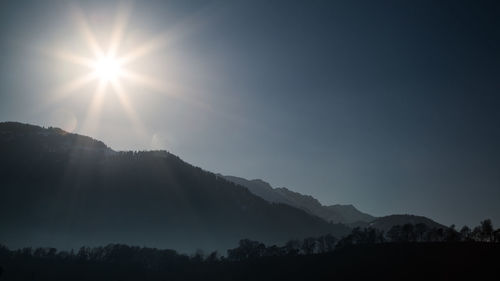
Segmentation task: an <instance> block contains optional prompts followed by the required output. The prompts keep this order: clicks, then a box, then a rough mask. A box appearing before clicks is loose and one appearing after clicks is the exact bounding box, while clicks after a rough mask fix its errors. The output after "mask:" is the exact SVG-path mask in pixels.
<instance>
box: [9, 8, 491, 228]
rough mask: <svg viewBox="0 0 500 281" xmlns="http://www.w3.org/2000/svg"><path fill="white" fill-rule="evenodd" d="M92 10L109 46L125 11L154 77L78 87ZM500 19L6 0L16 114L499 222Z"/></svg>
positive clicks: (234, 167)
mask: <svg viewBox="0 0 500 281" xmlns="http://www.w3.org/2000/svg"><path fill="white" fill-rule="evenodd" d="M122 15H128V17H120V16H122ZM80 18H83V19H85V22H86V24H87V26H88V27H89V28H88V30H90V31H91V32H92V34H94V36H95V38H96V41H97V42H98V43H99V44H100V45H102V46H103V48H107V47H106V45H107V44H108V42H109V41H110V37H112V34H113V30H114V29H113V27H114V26H116V25H115V23H116V22H120V21H119V19H121V18H126V19H127V20H126V21H123V22H126V23H127V24H126V25H123V32H122V37H121V38H122V40H121V41H120V44H118V47H117V56H120V55H124V54H127V53H128V52H129V51H133V50H136V49H137V48H140V47H143V48H142V49H141V50H143V51H144V52H143V53H141V56H140V57H139V58H137V60H135V61H134V62H132V63H131V64H130V65H129V66H127V67H128V68H129V69H130V70H133V71H136V72H140V73H142V75H143V77H147V78H148V79H143V80H145V81H146V82H147V83H146V82H144V81H142V83H138V82H137V81H134V80H133V79H128V78H126V77H125V78H120V79H119V80H120V81H119V83H120V85H121V88H122V94H123V95H122V96H120V95H117V94H115V93H113V90H112V88H111V87H107V88H106V90H104V94H103V95H102V99H101V103H100V107H99V108H100V110H94V107H95V104H94V103H93V102H94V101H95V100H93V97H94V94H95V93H96V91H97V90H96V89H97V88H98V85H99V81H91V82H89V83H86V84H84V85H79V87H68V85H71V84H68V83H71V81H75V79H77V77H81V76H82V75H84V74H85V72H88V71H89V70H88V69H86V68H85V67H82V66H81V65H78V64H75V63H71V62H70V61H68V59H63V58H61V56H60V55H57V54H61V53H63V52H65V53H66V54H67V53H69V54H75V55H79V56H85V57H90V58H93V53H92V50H90V51H89V44H88V41H89V40H88V36H87V37H85V33H84V32H83V33H82V28H81V25H79V23H81V21H80V22H79V21H78V19H80ZM117 19H118V20H117ZM499 26H500V4H499V3H498V2H497V1H368V0H367V1H136V2H126V3H125V2H117V1H80V2H78V1H4V2H2V4H0V36H1V37H0V38H1V40H0V121H19V122H25V123H32V124H37V125H41V126H57V127H62V128H63V129H66V130H68V131H72V132H75V133H80V134H85V135H89V136H92V137H93V138H96V139H99V140H102V141H104V142H105V143H106V144H107V145H108V146H110V147H111V148H113V149H115V150H149V149H166V150H168V151H169V152H171V153H173V154H176V155H178V156H180V157H181V158H182V159H184V160H185V161H187V162H189V163H191V164H193V165H196V166H200V167H202V168H203V169H205V170H209V171H212V172H216V173H221V174H225V175H234V176H240V177H245V178H248V179H254V178H260V179H263V180H266V181H268V182H269V183H271V185H273V186H274V187H287V188H289V189H291V190H294V191H298V192H301V193H305V194H310V195H313V196H314V197H316V198H318V199H319V200H320V201H321V202H322V203H324V204H337V203H340V204H353V205H355V206H356V207H357V208H358V209H360V210H361V211H364V212H367V213H370V214H372V215H376V216H382V215H389V214H406V213H408V214H416V215H424V216H428V217H430V218H433V219H435V220H436V221H438V222H441V223H443V224H446V225H450V224H456V225H458V226H461V225H463V224H468V225H477V224H478V223H479V221H480V220H482V219H485V218H491V219H492V220H493V223H494V225H495V226H497V227H498V226H500V149H499V147H500V146H499V144H500V110H499V109H500V94H499V93H500V82H499V81H500V79H499V78H500V77H499V75H500V29H499V28H498V27H499ZM144 46H145V47H144ZM90 49H91V48H90ZM136 80H137V79H136ZM120 97H121V98H120Z"/></svg>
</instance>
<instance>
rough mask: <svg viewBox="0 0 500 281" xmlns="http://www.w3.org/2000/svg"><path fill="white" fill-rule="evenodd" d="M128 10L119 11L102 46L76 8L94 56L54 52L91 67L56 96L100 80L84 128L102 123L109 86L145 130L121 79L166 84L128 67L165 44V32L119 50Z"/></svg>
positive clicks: (153, 85)
mask: <svg viewBox="0 0 500 281" xmlns="http://www.w3.org/2000/svg"><path fill="white" fill-rule="evenodd" d="M129 14H130V7H126V8H125V9H123V10H121V11H120V12H119V13H118V14H117V18H116V21H115V25H114V28H113V30H112V32H111V33H110V34H109V36H108V38H107V40H109V41H108V42H107V43H108V44H107V46H103V45H101V43H102V42H98V40H97V37H96V36H95V34H94V33H93V32H92V30H91V28H90V26H89V24H88V23H87V21H86V20H85V17H84V16H83V13H82V12H81V11H80V10H75V14H74V18H75V19H76V20H77V25H78V28H79V30H80V32H81V34H82V35H83V38H84V39H85V43H86V45H87V47H88V49H89V51H90V54H91V56H90V57H89V56H81V55H78V54H76V53H74V52H71V51H62V50H59V51H56V52H55V53H54V55H55V56H56V57H57V58H59V59H62V60H64V61H66V62H70V63H72V64H76V65H79V66H84V67H87V68H88V70H89V71H88V72H86V73H84V74H83V75H81V76H79V77H76V78H75V79H73V80H72V81H69V82H68V83H66V84H65V85H62V86H61V87H58V89H57V90H56V91H55V93H54V94H55V96H54V98H57V99H60V98H63V97H64V96H66V95H67V94H68V93H71V92H74V91H76V90H78V89H80V88H82V87H83V86H85V85H87V84H89V83H91V82H93V81H97V83H96V89H95V92H94V94H93V97H92V100H91V102H90V105H89V108H88V112H87V116H86V117H85V120H84V124H83V130H86V129H87V130H92V128H95V127H96V126H98V124H99V123H100V122H99V115H100V112H101V109H102V105H103V101H104V99H105V97H104V96H105V95H104V93H106V92H107V91H108V88H110V90H111V92H113V93H114V94H115V95H116V97H117V99H118V101H119V103H120V104H121V106H122V108H123V109H124V111H125V113H126V115H127V117H129V119H130V121H131V122H132V124H133V126H134V128H135V129H137V130H138V131H140V130H142V128H141V127H143V126H142V125H141V123H142V122H141V121H140V119H139V116H138V114H137V113H136V112H135V110H134V108H133V105H132V101H131V99H130V97H129V95H128V93H127V92H126V89H124V86H123V83H122V80H123V81H124V80H127V81H129V82H133V83H135V84H140V85H143V86H146V87H148V88H150V89H152V90H154V91H157V92H158V91H160V92H162V93H164V92H165V89H166V88H167V87H165V85H164V83H163V82H162V81H159V80H156V79H154V78H153V77H150V76H148V75H144V74H141V73H139V72H136V71H134V70H133V69H131V68H130V67H129V65H130V64H131V63H132V62H134V61H136V60H138V59H140V58H142V57H144V56H146V55H148V54H150V53H151V52H153V51H155V50H156V49H158V48H161V47H163V45H164V44H165V39H166V38H164V37H163V35H162V36H158V37H155V38H153V39H151V40H150V41H145V42H143V43H142V44H141V45H139V46H136V48H133V49H132V50H130V51H128V52H127V53H120V47H121V46H120V45H121V43H122V40H123V37H124V35H125V27H126V25H127V20H128V17H129Z"/></svg>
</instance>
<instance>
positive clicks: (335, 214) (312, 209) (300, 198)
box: [224, 176, 375, 224]
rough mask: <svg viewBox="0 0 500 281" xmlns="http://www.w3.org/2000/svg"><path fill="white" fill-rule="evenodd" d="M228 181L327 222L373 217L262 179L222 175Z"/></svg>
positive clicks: (342, 221) (362, 220)
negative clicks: (329, 203) (323, 203)
mask: <svg viewBox="0 0 500 281" xmlns="http://www.w3.org/2000/svg"><path fill="white" fill-rule="evenodd" d="M224 178H226V179H227V180H229V181H232V182H234V183H236V184H239V185H242V186H244V187H246V188H248V190H249V191H250V192H252V193H253V194H255V195H257V196H259V197H261V198H263V199H264V200H266V201H268V202H273V203H283V204H287V205H290V206H293V207H296V208H299V209H302V210H305V211H307V212H308V213H310V214H313V215H316V216H318V217H320V218H322V219H324V220H326V221H328V222H335V223H345V224H352V223H358V222H361V223H368V222H371V221H373V220H374V219H375V217H373V216H371V215H368V214H365V213H362V212H360V211H359V210H357V209H356V208H355V207H354V206H353V205H340V204H336V205H331V206H323V205H322V204H321V203H320V202H319V201H318V200H317V199H316V198H314V197H312V196H310V195H304V194H301V193H298V192H294V191H291V190H289V189H287V188H284V187H282V188H273V187H271V185H270V184H269V183H267V182H265V181H263V180H260V179H255V180H247V179H244V178H240V177H234V176H224Z"/></svg>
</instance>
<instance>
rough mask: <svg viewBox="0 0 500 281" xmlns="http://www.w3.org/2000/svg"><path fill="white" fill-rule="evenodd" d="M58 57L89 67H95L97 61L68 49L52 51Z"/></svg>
mask: <svg viewBox="0 0 500 281" xmlns="http://www.w3.org/2000/svg"><path fill="white" fill-rule="evenodd" d="M52 55H53V56H55V57H56V58H58V59H61V60H64V61H67V62H71V63H73V64H78V65H81V66H86V67H88V68H93V67H94V66H95V61H94V60H92V59H90V58H86V57H83V56H78V55H75V54H72V53H69V52H67V51H57V52H53V53H52Z"/></svg>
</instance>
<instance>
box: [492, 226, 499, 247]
mask: <svg viewBox="0 0 500 281" xmlns="http://www.w3.org/2000/svg"><path fill="white" fill-rule="evenodd" d="M493 241H494V242H495V243H500V228H499V229H497V230H495V231H494V232H493Z"/></svg>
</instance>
